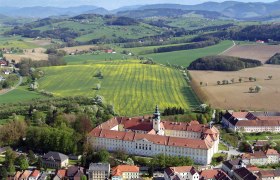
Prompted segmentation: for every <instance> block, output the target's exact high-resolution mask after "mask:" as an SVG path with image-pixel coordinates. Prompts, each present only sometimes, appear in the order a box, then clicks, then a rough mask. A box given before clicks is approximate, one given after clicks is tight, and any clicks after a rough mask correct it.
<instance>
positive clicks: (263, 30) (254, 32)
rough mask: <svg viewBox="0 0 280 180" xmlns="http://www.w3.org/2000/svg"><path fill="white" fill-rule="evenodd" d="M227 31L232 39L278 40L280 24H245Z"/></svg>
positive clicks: (279, 39)
mask: <svg viewBox="0 0 280 180" xmlns="http://www.w3.org/2000/svg"><path fill="white" fill-rule="evenodd" d="M229 33H230V36H231V38H232V39H235V40H241V41H244V40H249V41H256V40H264V41H266V42H269V41H280V24H270V25H267V24H265V25H253V26H247V27H245V28H243V29H240V30H237V31H236V30H232V31H230V32H229Z"/></svg>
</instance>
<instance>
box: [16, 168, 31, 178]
mask: <svg viewBox="0 0 280 180" xmlns="http://www.w3.org/2000/svg"><path fill="white" fill-rule="evenodd" d="M31 173H32V171H29V170H25V171H23V173H22V174H21V175H20V177H19V180H28V178H29V176H30V175H31Z"/></svg>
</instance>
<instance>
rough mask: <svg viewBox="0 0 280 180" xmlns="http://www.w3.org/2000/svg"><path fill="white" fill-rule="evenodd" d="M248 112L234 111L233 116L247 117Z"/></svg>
mask: <svg viewBox="0 0 280 180" xmlns="http://www.w3.org/2000/svg"><path fill="white" fill-rule="evenodd" d="M247 115H248V112H233V113H232V116H233V117H235V118H246V116H247Z"/></svg>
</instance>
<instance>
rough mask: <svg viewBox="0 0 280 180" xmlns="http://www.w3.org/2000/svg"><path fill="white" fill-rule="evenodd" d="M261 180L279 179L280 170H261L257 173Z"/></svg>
mask: <svg viewBox="0 0 280 180" xmlns="http://www.w3.org/2000/svg"><path fill="white" fill-rule="evenodd" d="M257 175H258V176H259V178H260V179H262V180H271V179H273V180H280V170H279V169H277V170H261V171H259V172H258V173H257Z"/></svg>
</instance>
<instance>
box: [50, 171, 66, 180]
mask: <svg viewBox="0 0 280 180" xmlns="http://www.w3.org/2000/svg"><path fill="white" fill-rule="evenodd" d="M65 177H66V170H65V169H59V170H57V171H56V173H55V176H54V178H53V180H62V179H65Z"/></svg>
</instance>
